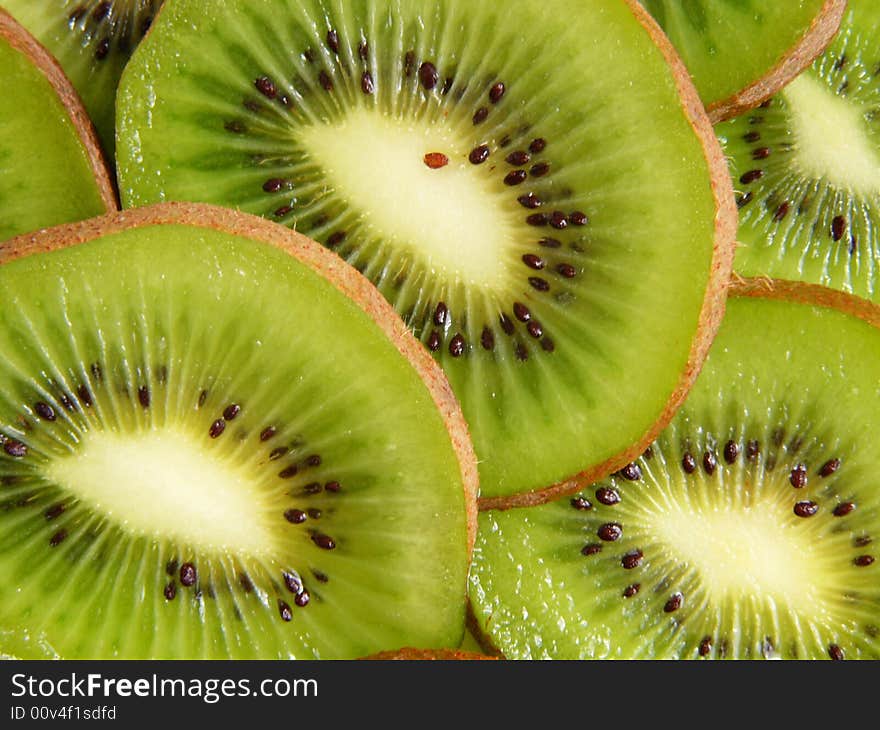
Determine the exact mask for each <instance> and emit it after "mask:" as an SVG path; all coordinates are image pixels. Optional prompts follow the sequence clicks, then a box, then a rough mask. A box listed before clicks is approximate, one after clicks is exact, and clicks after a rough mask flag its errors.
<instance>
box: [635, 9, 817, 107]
mask: <svg viewBox="0 0 880 730" xmlns="http://www.w3.org/2000/svg"><path fill="white" fill-rule="evenodd" d="M641 2H642V5H644V6H645V8H646V9H647V10H648V12H649V13H651V14H652V15H653V16H654V18H655V19H656V20H657V22H658V23H660V25H661V26H663V30H665V31H666V34H667V35H668V36H669V39H670V40H671V41H672V43H673V45H675V47H676V49H677V50H678V52H679V53H680V54H681V57H682V59H683V60H684V62H685V65H686V66H687V67H688V70H689V71H690V72H691V75H692V76H693V79H694V83H695V85H696V87H697V90H698V91H699V92H700V96H701V97H702V99H703V101H704V102H705V103H706V106H711V105H712V104H715V103H718V102H722V101H725V100H726V99H729V98H730V97H732V96H733V95H734V94H736V93H737V92H739V91H741V90H742V89H744V88H745V87H747V86H748V85H749V84H751V83H753V82H755V81H757V80H758V79H760V78H761V77H762V76H764V75H766V74H767V73H768V72H769V71H770V70H771V69H772V68H773V67H774V66H775V65H776V64H777V63H778V62H779V61H780V60H781V59H782V58H783V56H784V55H785V53H786V51H788V50H789V49H790V48H791V47H792V46H794V45H795V44H796V43H797V42H798V41H799V40H800V39H801V38H802V37H803V35H804V33H805V32H806V31H807V30H808V29H809V28H810V25H811V23H812V22H813V19H814V18H815V17H816V16H817V15H818V14H819V12H820V11H821V10H822V7H823V6H824V5H825V0H786V2H765V1H764V0H641Z"/></svg>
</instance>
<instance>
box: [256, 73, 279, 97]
mask: <svg viewBox="0 0 880 730" xmlns="http://www.w3.org/2000/svg"><path fill="white" fill-rule="evenodd" d="M254 86H255V87H256V88H257V91H259V92H260V93H261V94H262V95H263V96H265V97H266V98H267V99H274V98H275V97H276V96H277V95H278V89H277V88H276V87H275V83H274V82H273V81H272V79H270V78H269V77H268V76H260V78H258V79H257V80H256V81H254Z"/></svg>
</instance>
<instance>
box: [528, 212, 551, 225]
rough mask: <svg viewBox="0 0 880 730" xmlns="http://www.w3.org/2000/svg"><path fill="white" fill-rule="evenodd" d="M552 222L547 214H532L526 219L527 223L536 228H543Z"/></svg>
mask: <svg viewBox="0 0 880 730" xmlns="http://www.w3.org/2000/svg"><path fill="white" fill-rule="evenodd" d="M549 222H550V216H549V215H547V214H546V213H532V214H531V215H530V216H528V217H527V218H526V223H528V224H529V225H530V226H535V227H536V228H542V227H543V226H546V225H547V224H548V223H549Z"/></svg>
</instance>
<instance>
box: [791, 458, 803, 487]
mask: <svg viewBox="0 0 880 730" xmlns="http://www.w3.org/2000/svg"><path fill="white" fill-rule="evenodd" d="M788 481H789V482H790V483H791V486H793V487H794V488H795V489H803V488H804V487H805V486H807V467H806V466H805V465H803V464H798V465H797V466H796V467H794V469H792V470H791V474H790V475H789V477H788Z"/></svg>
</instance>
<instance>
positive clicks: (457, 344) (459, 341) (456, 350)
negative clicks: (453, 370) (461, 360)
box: [449, 334, 465, 357]
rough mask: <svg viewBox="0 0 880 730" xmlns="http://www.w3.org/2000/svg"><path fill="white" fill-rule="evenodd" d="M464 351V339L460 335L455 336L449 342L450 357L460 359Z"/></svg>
mask: <svg viewBox="0 0 880 730" xmlns="http://www.w3.org/2000/svg"><path fill="white" fill-rule="evenodd" d="M464 350H465V341H464V337H462V336H461V335H460V334H456V335H455V337H453V338H452V339H451V340H450V341H449V354H450V355H452V357H461V356H462V355H463V354H464Z"/></svg>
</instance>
